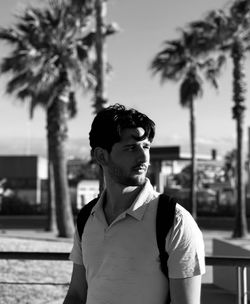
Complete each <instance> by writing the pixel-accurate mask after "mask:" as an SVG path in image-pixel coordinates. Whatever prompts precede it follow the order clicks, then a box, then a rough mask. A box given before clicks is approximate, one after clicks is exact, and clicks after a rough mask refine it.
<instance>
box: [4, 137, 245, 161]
mask: <svg viewBox="0 0 250 304" xmlns="http://www.w3.org/2000/svg"><path fill="white" fill-rule="evenodd" d="M234 144H235V143H234V141H233V140H232V139H227V138H225V139H220V140H218V139H217V140H215V139H209V140H203V139H198V140H197V153H198V154H205V155H211V151H212V149H216V150H217V154H218V155H220V156H221V157H224V155H225V154H226V152H228V151H230V150H232V149H233V147H234ZM153 145H154V146H164V145H166V146H175V145H180V146H181V152H182V153H188V152H189V151H190V149H189V142H188V141H187V140H181V139H180V138H179V139H173V138H171V136H169V137H166V138H164V139H163V138H161V139H159V138H158V139H156V140H155V141H154V143H153ZM245 147H246V145H245ZM66 151H67V155H68V157H77V158H89V157H90V149H89V140H88V139H87V138H69V139H68V142H67V146H66ZM11 154H12V155H17V154H18V155H20V154H21V155H29V154H36V155H41V156H46V155H47V143H46V139H45V138H31V139H30V140H28V139H27V138H13V137H12V138H0V155H11Z"/></svg>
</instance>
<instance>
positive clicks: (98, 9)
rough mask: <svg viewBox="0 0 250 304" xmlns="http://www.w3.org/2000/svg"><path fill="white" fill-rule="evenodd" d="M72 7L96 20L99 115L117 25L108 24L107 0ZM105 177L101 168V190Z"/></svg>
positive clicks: (77, 0)
mask: <svg viewBox="0 0 250 304" xmlns="http://www.w3.org/2000/svg"><path fill="white" fill-rule="evenodd" d="M70 3H71V5H72V7H74V8H75V9H76V11H78V12H81V11H87V12H88V13H89V15H90V16H92V17H93V18H94V22H93V20H90V23H91V22H92V23H93V31H92V39H93V42H94V44H95V51H96V52H95V55H96V60H95V62H96V64H95V72H96V80H97V81H96V87H95V96H94V104H93V107H94V109H95V113H98V112H99V111H101V110H102V109H104V108H105V107H107V105H108V91H107V74H108V72H109V71H110V69H111V66H110V64H109V63H108V61H107V45H106V44H107V43H106V37H107V36H109V35H113V34H115V33H116V32H117V31H118V25H117V24H116V23H114V22H113V23H110V24H107V21H106V19H107V0H70ZM104 183H105V182H104V177H103V172H102V168H101V167H99V189H100V192H102V190H103V189H104Z"/></svg>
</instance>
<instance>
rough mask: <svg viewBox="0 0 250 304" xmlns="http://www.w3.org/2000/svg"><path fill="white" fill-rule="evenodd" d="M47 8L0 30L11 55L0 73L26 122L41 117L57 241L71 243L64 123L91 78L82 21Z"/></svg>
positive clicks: (60, 6)
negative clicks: (24, 106)
mask: <svg viewBox="0 0 250 304" xmlns="http://www.w3.org/2000/svg"><path fill="white" fill-rule="evenodd" d="M49 4H50V5H49V6H48V7H47V8H43V9H36V8H32V7H29V8H27V9H26V11H25V12H24V14H23V15H22V16H19V17H18V21H17V23H16V24H15V25H14V26H13V27H10V28H1V29H0V39H1V40H4V41H6V42H7V43H8V44H9V45H10V46H11V47H12V49H13V50H12V52H11V53H10V55H9V56H8V57H6V58H4V59H3V61H2V62H1V72H2V73H10V74H11V75H12V78H11V79H10V80H9V82H8V84H7V92H8V93H10V94H12V93H16V96H17V98H19V99H21V100H22V101H25V100H28V101H30V114H31V117H32V115H33V111H34V109H35V108H36V107H37V106H39V105H40V106H42V107H43V108H44V109H45V111H46V116H47V140H48V158H49V163H50V162H51V164H52V169H53V176H54V186H55V202H56V213H57V217H56V218H57V227H58V231H59V236H61V237H71V236H72V235H73V232H74V224H73V215H72V209H71V204H70V197H69V190H68V182H67V172H66V171H67V170H66V155H65V142H66V138H67V121H68V118H69V117H71V116H73V114H74V113H75V108H76V107H75V104H76V98H75V90H76V84H78V85H80V86H81V87H83V88H88V87H90V85H91V84H92V83H93V81H94V79H95V77H94V75H93V73H92V72H91V71H92V70H93V64H92V63H91V61H90V60H89V44H88V43H86V41H88V36H89V32H88V30H87V28H86V25H85V24H84V22H83V19H81V20H79V19H77V18H75V16H74V15H73V14H72V11H71V7H70V6H69V5H67V4H66V3H65V2H64V1H63V0H62V1H59V0H52V1H50V3H49ZM49 171H50V170H49Z"/></svg>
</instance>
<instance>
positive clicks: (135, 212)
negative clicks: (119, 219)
mask: <svg viewBox="0 0 250 304" xmlns="http://www.w3.org/2000/svg"><path fill="white" fill-rule="evenodd" d="M157 196H158V194H157V192H156V191H155V190H154V189H153V187H152V185H151V183H150V181H149V179H146V183H145V185H144V186H143V188H142V190H141V191H140V193H139V194H138V196H137V197H136V199H135V201H134V203H133V204H132V205H131V206H130V208H129V209H128V210H127V214H129V215H130V216H132V217H134V218H135V219H137V220H138V221H141V220H142V218H143V216H144V214H145V211H146V209H147V207H148V203H149V202H150V201H151V200H152V199H154V198H156V197H157Z"/></svg>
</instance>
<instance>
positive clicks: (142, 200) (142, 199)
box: [91, 178, 158, 221]
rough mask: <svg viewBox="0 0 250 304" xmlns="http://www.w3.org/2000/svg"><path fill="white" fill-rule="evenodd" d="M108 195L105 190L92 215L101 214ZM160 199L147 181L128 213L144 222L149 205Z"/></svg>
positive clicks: (147, 180)
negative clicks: (157, 198) (153, 200)
mask: <svg viewBox="0 0 250 304" xmlns="http://www.w3.org/2000/svg"><path fill="white" fill-rule="evenodd" d="M105 195H106V190H104V191H103V192H102V194H101V196H100V198H99V199H98V201H97V203H96V204H95V206H94V207H93V209H92V211H91V214H92V215H93V214H94V213H95V212H99V211H98V210H100V208H101V209H102V208H103V202H104V198H105ZM156 197H158V192H156V191H155V190H154V188H153V186H152V185H151V183H150V181H149V179H148V178H147V179H146V182H145V184H144V186H143V188H142V190H141V191H140V192H139V194H138V195H137V197H136V199H135V200H134V202H133V204H132V205H131V206H130V207H129V208H128V209H127V211H126V213H127V214H129V215H130V216H132V217H134V218H135V219H137V220H139V221H140V220H142V218H143V216H144V213H145V211H146V209H147V207H148V203H149V202H150V201H151V200H152V199H154V198H156Z"/></svg>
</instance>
